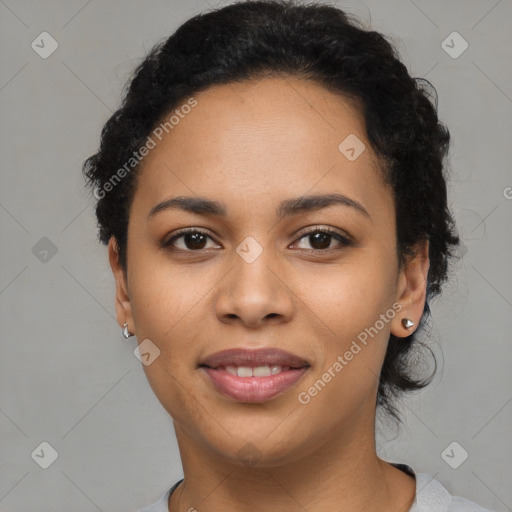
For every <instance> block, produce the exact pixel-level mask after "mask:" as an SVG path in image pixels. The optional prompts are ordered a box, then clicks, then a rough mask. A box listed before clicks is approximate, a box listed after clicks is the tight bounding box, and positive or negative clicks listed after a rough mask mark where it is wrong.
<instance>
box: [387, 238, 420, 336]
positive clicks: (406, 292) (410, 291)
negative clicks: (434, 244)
mask: <svg viewBox="0 0 512 512" xmlns="http://www.w3.org/2000/svg"><path fill="white" fill-rule="evenodd" d="M428 254H429V242H428V240H424V241H421V242H418V243H417V244H416V246H415V250H414V255H413V256H412V257H409V259H408V261H407V262H406V263H405V264H404V266H403V268H402V269H401V270H400V275H399V279H398V288H397V290H398V293H397V302H398V303H399V304H400V305H401V306H402V309H401V310H400V313H399V314H398V315H397V316H396V317H395V318H394V319H393V321H392V322H391V334H393V335H394V336H396V337H397V338H405V337H407V336H410V335H411V334H412V333H413V332H414V330H415V326H417V325H419V323H420V320H421V317H422V315H423V309H424V307H425V300H426V296H427V279H428V269H429V266H430V260H429V255H428Z"/></svg>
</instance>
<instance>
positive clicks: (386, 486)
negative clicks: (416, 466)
mask: <svg viewBox="0 0 512 512" xmlns="http://www.w3.org/2000/svg"><path fill="white" fill-rule="evenodd" d="M175 429H176V436H177V439H178V444H179V448H180V454H181V460H182V464H183V472H184V477H185V478H184V482H182V484H181V485H180V486H179V487H178V489H176V491H175V492H174V493H173V495H172V496H171V500H170V503H169V510H170V511H171V512H182V511H189V510H222V511H225V512H232V511H233V512H234V511H237V512H240V511H252V512H260V511H262V512H263V511H265V512H277V511H279V512H282V510H297V511H299V510H300V511H303V510H308V511H311V512H315V511H325V510H336V511H337V512H356V511H357V512H359V511H361V510H367V511H370V510H375V511H377V510H378V511H379V512H387V511H388V510H389V511H393V512H406V511H408V510H409V508H410V506H411V504H412V501H413V499H414V496H415V490H416V484H415V480H414V478H412V477H410V476H408V475H406V474H405V473H403V472H402V471H400V470H398V469H397V468H394V467H393V466H391V465H389V464H388V463H386V462H384V461H383V460H381V459H380V458H379V457H377V454H376V451H375V431H374V423H373V418H372V423H371V425H366V428H364V427H361V424H359V425H357V428H353V429H347V430H342V431H341V433H340V431H339V430H338V431H337V432H333V433H332V435H330V436H325V439H324V440H323V442H320V441H319V440H317V441H316V442H315V441H313V442H312V443H311V445H310V446H308V447H301V448H300V449H297V453H296V454H295V455H292V456H290V455H289V454H287V456H286V460H285V461H283V460H281V461H280V462H276V461H275V459H274V462H272V463H268V464H267V463H265V465H264V466H263V465H262V463H261V461H262V460H263V459H264V457H262V459H261V460H260V463H259V464H258V463H256V464H255V465H254V466H251V465H244V464H243V463H240V461H239V460H237V461H233V460H232V459H229V458H228V457H223V456H220V455H219V454H218V452H214V451H213V450H211V449H209V447H208V446H204V445H203V446H199V445H198V444H197V441H196V440H194V439H191V438H190V436H189V435H188V434H187V432H186V431H185V430H183V429H182V428H181V427H180V425H178V424H176V423H175ZM299 452H300V453H299Z"/></svg>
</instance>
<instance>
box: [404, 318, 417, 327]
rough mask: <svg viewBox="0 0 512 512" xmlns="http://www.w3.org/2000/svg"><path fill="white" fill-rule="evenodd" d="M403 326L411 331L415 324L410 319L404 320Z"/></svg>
mask: <svg viewBox="0 0 512 512" xmlns="http://www.w3.org/2000/svg"><path fill="white" fill-rule="evenodd" d="M402 325H403V326H404V327H405V328H406V329H410V328H411V327H412V326H413V325H414V322H413V321H412V320H409V319H408V318H402Z"/></svg>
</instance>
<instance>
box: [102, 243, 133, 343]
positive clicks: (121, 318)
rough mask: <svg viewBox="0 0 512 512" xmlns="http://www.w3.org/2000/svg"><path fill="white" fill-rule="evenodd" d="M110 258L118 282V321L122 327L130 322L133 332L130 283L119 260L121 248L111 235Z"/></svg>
mask: <svg viewBox="0 0 512 512" xmlns="http://www.w3.org/2000/svg"><path fill="white" fill-rule="evenodd" d="M108 259H109V262H110V268H111V269H112V274H113V275H114V279H115V283H116V316H117V321H118V323H119V325H120V326H121V327H122V328H124V326H125V324H128V330H129V332H130V333H133V332H134V329H133V318H132V309H131V302H130V296H129V293H128V284H127V282H126V281H127V280H126V275H125V272H124V269H123V268H122V266H121V264H120V262H119V250H118V246H117V241H116V239H115V237H114V236H112V237H110V240H109V242H108Z"/></svg>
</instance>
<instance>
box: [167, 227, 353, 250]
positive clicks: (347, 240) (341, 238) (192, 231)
mask: <svg viewBox="0 0 512 512" xmlns="http://www.w3.org/2000/svg"><path fill="white" fill-rule="evenodd" d="M197 233H198V234H201V235H205V236H207V237H208V238H210V239H212V240H213V238H212V237H211V236H210V234H209V233H208V232H206V231H203V230H202V229H199V228H184V229H182V230H180V231H178V232H177V233H176V234H175V235H174V236H173V237H172V238H170V239H169V240H167V241H164V242H163V243H162V245H161V247H162V248H163V249H169V250H176V251H182V252H201V251H203V250H205V249H197V250H193V249H177V248H175V247H172V244H173V243H174V242H175V241H176V240H178V239H179V238H182V237H183V236H184V235H187V234H197ZM315 233H324V234H328V235H331V236H332V237H333V238H335V239H336V240H338V242H340V244H341V246H343V247H349V246H353V245H354V242H353V241H352V240H351V239H350V238H348V237H347V236H344V235H342V234H341V233H339V232H338V231H335V230H334V229H331V228H327V227H319V226H315V227H314V228H313V229H312V230H310V231H307V232H304V233H302V234H301V235H299V237H298V238H297V241H300V240H302V239H303V238H306V237H308V236H310V235H313V234H315ZM300 250H305V251H313V252H316V253H327V252H331V251H333V250H339V249H336V248H332V247H331V248H327V249H300Z"/></svg>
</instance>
